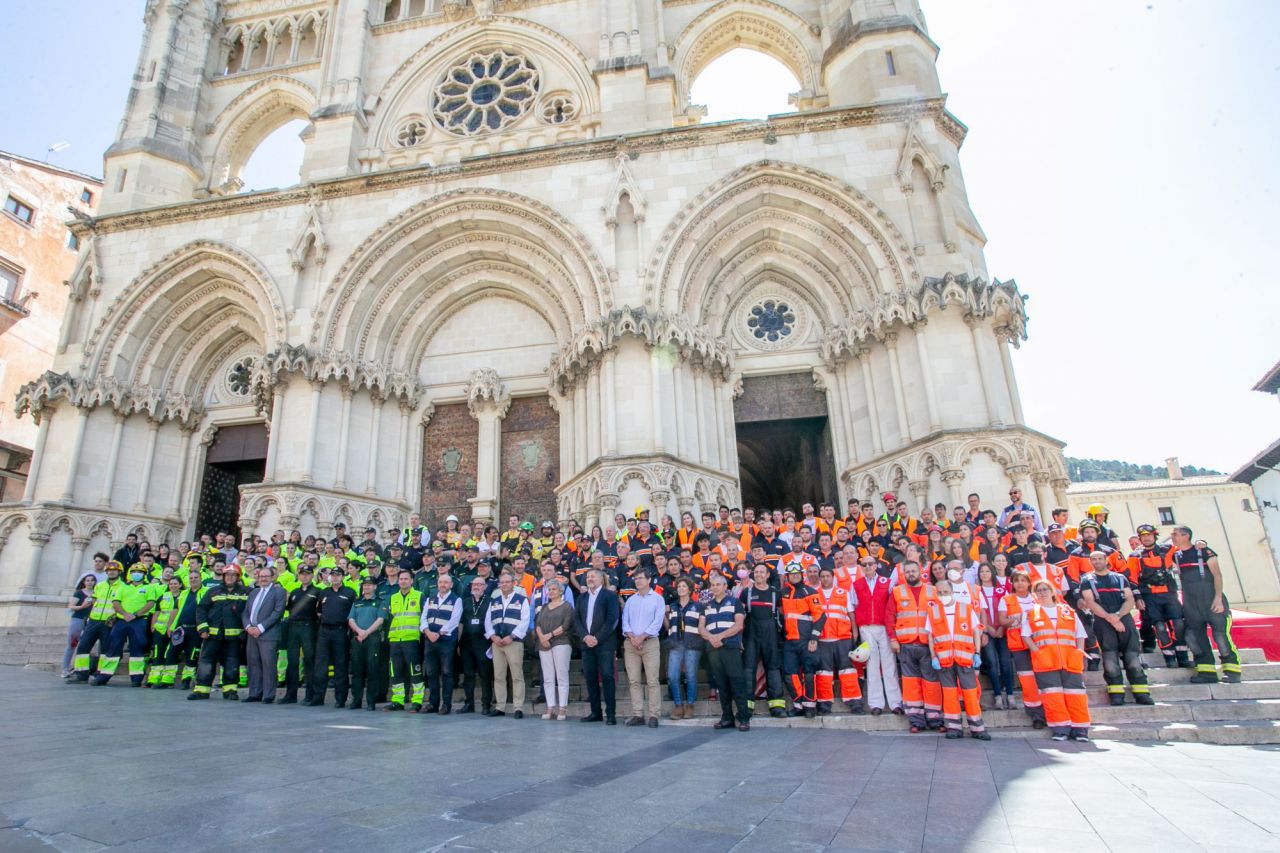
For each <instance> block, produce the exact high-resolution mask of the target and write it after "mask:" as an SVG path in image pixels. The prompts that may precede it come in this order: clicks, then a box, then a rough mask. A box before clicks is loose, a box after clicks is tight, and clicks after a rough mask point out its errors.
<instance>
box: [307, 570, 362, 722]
mask: <svg viewBox="0 0 1280 853" xmlns="http://www.w3.org/2000/svg"><path fill="white" fill-rule="evenodd" d="M342 581H343V577H342V570H341V569H339V568H336V567H335V568H333V569H330V570H329V587H328V588H327V589H324V590H321V591H320V598H319V600H318V601H317V603H316V611H317V612H318V613H319V614H320V637H319V641H318V642H317V643H316V666H315V669H314V670H313V671H312V673H311V675H312V678H313V679H314V681H315V688H314V689H313V690H312V695H311V701H310V702H308V703H307V704H308V705H311V706H313V707H317V706H320V705H323V704H324V694H325V690H326V689H327V686H328V685H327V681H328V679H327V677H326V674H327V673H328V671H329V667H330V666H332V667H333V698H334V705H333V707H335V708H341V707H342V706H343V705H346V704H347V638H348V635H349V633H350V632H349V631H348V630H347V619H348V618H350V616H351V606H352V605H353V604H355V601H356V594H355V593H354V592H352V591H351V587H349V586H347V585H345V584H344V583H343V582H342Z"/></svg>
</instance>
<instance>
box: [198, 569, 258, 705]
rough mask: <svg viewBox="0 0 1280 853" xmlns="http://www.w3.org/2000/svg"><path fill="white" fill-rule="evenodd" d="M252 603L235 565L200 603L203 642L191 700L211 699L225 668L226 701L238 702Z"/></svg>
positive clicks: (223, 694) (200, 626)
mask: <svg viewBox="0 0 1280 853" xmlns="http://www.w3.org/2000/svg"><path fill="white" fill-rule="evenodd" d="M248 601H249V590H248V589H246V588H245V586H244V585H243V584H242V583H240V567H239V566H237V565H236V564H234V563H232V564H231V565H229V566H227V567H226V569H225V570H224V571H223V573H222V583H220V584H218V585H217V586H213V587H210V588H209V589H208V590H206V591H205V594H204V596H203V597H202V598H201V599H200V601H199V602H198V603H197V604H196V631H197V632H198V633H199V634H200V639H201V640H202V641H203V642H202V644H201V646H200V663H199V664H198V666H197V667H196V683H195V686H194V687H192V688H191V694H190V695H189V696H187V698H188V699H208V698H209V693H210V692H211V691H212V689H213V676H214V671H215V670H216V669H217V667H218V666H219V665H221V666H222V698H223V699H230V700H231V701H233V702H234V701H236V700H237V699H239V698H240V695H239V694H238V693H237V692H236V687H237V686H238V684H239V679H240V638H241V636H242V635H243V634H244V624H243V623H242V622H241V615H242V614H243V612H244V608H245V605H246V604H247V603H248Z"/></svg>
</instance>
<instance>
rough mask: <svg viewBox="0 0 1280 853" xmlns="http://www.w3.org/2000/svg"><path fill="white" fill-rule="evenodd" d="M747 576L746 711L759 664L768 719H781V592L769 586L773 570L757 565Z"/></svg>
mask: <svg viewBox="0 0 1280 853" xmlns="http://www.w3.org/2000/svg"><path fill="white" fill-rule="evenodd" d="M824 535H825V534H824ZM828 538H830V537H828ZM751 575H752V579H753V580H754V583H753V584H752V585H751V586H749V587H747V589H746V592H744V593H743V594H742V604H743V607H745V608H746V610H747V619H746V622H745V623H743V630H742V637H743V649H742V667H743V669H744V670H745V673H744V675H745V678H746V687H747V694H748V696H749V697H750V698H749V699H748V700H747V708H748V709H749V710H752V711H754V710H755V705H756V702H755V697H756V696H757V695H759V690H758V689H757V683H756V662H757V661H759V663H760V664H762V665H763V666H764V677H765V687H766V691H767V695H768V697H769V716H771V717H785V716H786V715H787V700H786V698H785V697H784V696H783V695H782V669H781V667H782V592H781V591H780V590H779V589H778V588H777V587H776V586H773V585H772V584H770V580H771V576H772V575H773V570H772V569H770V568H769V566H768V565H766V564H765V563H758V564H757V565H756V566H755V568H753V569H752V570H751Z"/></svg>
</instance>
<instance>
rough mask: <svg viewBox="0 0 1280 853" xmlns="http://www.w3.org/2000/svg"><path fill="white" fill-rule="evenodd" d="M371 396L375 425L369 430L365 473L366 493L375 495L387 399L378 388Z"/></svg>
mask: <svg viewBox="0 0 1280 853" xmlns="http://www.w3.org/2000/svg"><path fill="white" fill-rule="evenodd" d="M369 396H370V397H371V398H372V399H373V425H372V427H371V428H370V429H369V469H368V470H367V471H366V472H365V477H364V493H365V494H366V495H373V494H377V492H378V445H379V444H381V438H382V435H381V433H382V404H383V403H385V402H386V401H387V397H386V395H385V394H383V393H382V392H381V391H379V390H378V389H376V388H375V389H374V390H372V391H370V392H369Z"/></svg>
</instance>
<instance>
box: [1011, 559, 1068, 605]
mask: <svg viewBox="0 0 1280 853" xmlns="http://www.w3.org/2000/svg"><path fill="white" fill-rule="evenodd" d="M1041 568H1042V567H1041V566H1037V565H1036V564H1035V563H1019V564H1018V565H1016V566H1014V567H1013V571H1015V572H1022V573H1023V574H1024V575H1026V576H1027V577H1028V578H1030V579H1031V586H1032V587H1033V588H1034V587H1035V585H1036V581H1042V580H1043V581H1048V582H1049V583H1051V584H1053V592H1054V595H1057V596H1058V597H1059V598H1061V597H1062V588H1063V587H1064V586H1066V585H1067V584H1066V573H1065V572H1064V571H1062V569H1060V568H1059V567H1057V566H1055V565H1054V564H1053V563H1049V562H1046V563H1044V564H1043V569H1044V570H1043V571H1041Z"/></svg>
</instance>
